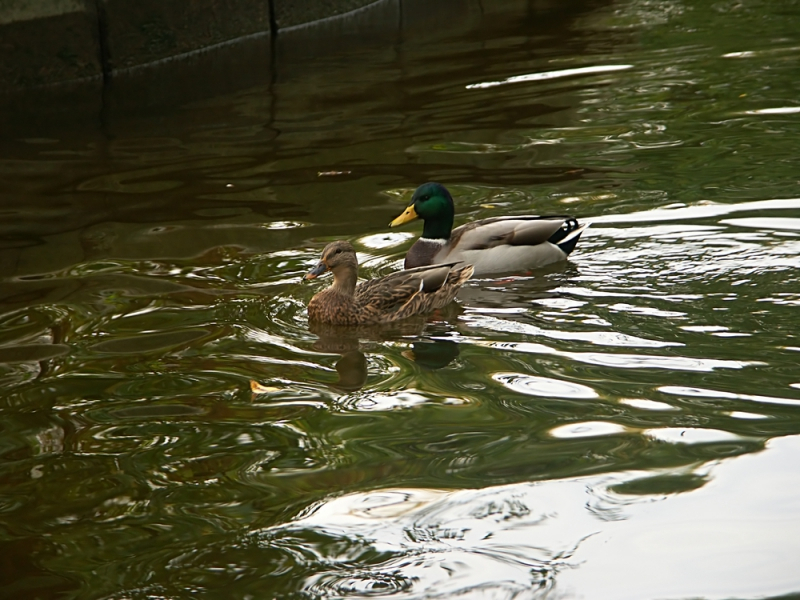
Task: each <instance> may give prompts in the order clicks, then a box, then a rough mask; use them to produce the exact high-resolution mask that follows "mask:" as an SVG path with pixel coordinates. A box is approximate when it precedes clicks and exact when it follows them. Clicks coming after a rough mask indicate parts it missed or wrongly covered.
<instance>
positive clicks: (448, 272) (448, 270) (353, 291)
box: [303, 240, 472, 325]
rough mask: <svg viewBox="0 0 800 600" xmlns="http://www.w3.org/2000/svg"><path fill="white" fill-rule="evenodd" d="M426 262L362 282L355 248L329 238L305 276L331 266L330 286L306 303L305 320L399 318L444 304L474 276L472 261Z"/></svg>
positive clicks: (337, 321)
mask: <svg viewBox="0 0 800 600" xmlns="http://www.w3.org/2000/svg"><path fill="white" fill-rule="evenodd" d="M452 267H453V265H452V264H442V265H434V266H425V267H420V268H417V269H410V270H408V271H399V272H397V273H392V274H390V275H387V276H386V277H381V278H380V279H371V280H370V281H365V282H364V283H361V284H360V285H356V281H357V280H358V260H357V259H356V251H355V250H353V247H352V246H351V245H350V243H349V242H345V241H341V240H340V241H337V242H331V243H330V244H328V245H327V246H325V249H324V250H323V251H322V260H320V261H319V264H318V265H317V266H316V267H314V268H313V269H312V270H311V271H309V272H308V273H306V275H305V276H304V277H303V280H307V279H314V278H315V277H318V276H319V275H322V274H323V273H324V272H325V271H333V285H331V287H329V288H328V289H327V290H323V291H321V292H319V293H318V294H316V295H315V296H314V297H313V298H312V299H311V302H309V303H308V319H309V320H310V321H318V322H322V323H330V324H333V325H369V324H377V323H389V322H392V321H399V320H400V319H405V318H406V317H411V316H414V315H419V314H422V313H425V312H428V311H431V310H434V309H437V308H442V307H443V306H445V305H446V304H448V303H449V302H451V301H452V300H453V298H455V297H456V293H458V290H459V288H460V287H461V285H462V284H463V283H464V282H465V281H466V280H467V279H469V278H470V276H471V275H472V266H470V265H467V266H462V267H461V268H458V269H453V268H452Z"/></svg>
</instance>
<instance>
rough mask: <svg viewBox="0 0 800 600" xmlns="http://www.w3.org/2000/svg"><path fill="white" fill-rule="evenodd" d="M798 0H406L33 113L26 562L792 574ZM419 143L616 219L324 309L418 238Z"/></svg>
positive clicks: (7, 207)
mask: <svg viewBox="0 0 800 600" xmlns="http://www.w3.org/2000/svg"><path fill="white" fill-rule="evenodd" d="M784 4H785V3H778V4H772V5H769V6H767V5H759V6H758V7H753V6H743V5H736V10H733V8H732V7H731V10H728V8H726V7H725V6H722V5H709V6H688V5H684V4H681V3H675V2H671V3H660V4H659V3H657V4H653V3H649V2H638V1H636V0H632V1H629V2H622V3H619V4H615V5H611V6H605V5H594V4H586V5H585V6H583V8H582V9H581V11H580V12H564V11H561V10H560V9H556V8H552V9H547V8H541V9H533V8H530V7H527V6H519V7H517V6H515V5H512V4H504V5H502V6H488V5H486V3H484V5H483V6H480V7H478V6H473V5H470V4H468V3H466V4H465V5H463V6H461V5H459V6H448V7H446V8H447V10H445V9H444V8H443V9H442V11H443V13H442V14H441V15H437V14H434V13H433V12H432V11H433V9H432V8H430V6H428V7H427V8H425V9H424V10H422V9H420V10H418V11H416V10H415V9H414V6H415V5H414V4H413V3H404V4H403V8H404V11H403V17H402V20H401V21H402V22H401V24H400V25H397V23H398V21H397V20H395V21H392V20H391V19H385V18H383V17H385V16H386V15H385V14H384V13H383V12H380V11H388V12H389V13H391V11H392V7H395V8H397V7H398V5H397V3H393V2H384V3H382V4H381V5H380V6H377V7H375V8H374V10H376V11H379V12H378V13H376V15H377V16H378V17H380V18H379V19H378V21H376V23H373V24H372V25H370V27H372V26H374V27H375V28H377V29H375V28H373V29H369V28H368V29H367V30H364V29H358V28H359V27H362V26H363V25H364V23H363V22H362V21H363V20H364V19H368V18H369V15H368V13H360V16H359V17H358V19H355V20H354V22H353V23H351V25H352V27H353V28H355V34H353V35H345V37H344V38H341V39H342V40H343V41H342V43H341V45H340V46H336V48H337V49H336V50H335V51H332V50H331V47H333V46H331V47H323V48H322V49H320V47H318V46H315V43H317V42H319V39H318V38H316V37H315V35H316V34H314V35H312V34H311V33H310V32H306V33H303V32H302V31H299V32H295V33H294V34H293V35H295V36H296V37H294V38H291V37H289V36H287V37H286V38H284V39H283V40H280V41H279V43H278V44H276V46H275V47H274V48H273V51H274V52H275V54H276V56H275V60H274V64H273V65H272V66H273V68H274V69H275V70H276V72H274V73H271V74H270V81H268V82H264V81H262V80H261V79H259V78H258V77H254V79H256V82H255V83H253V84H250V85H242V86H240V87H235V86H234V88H233V89H231V90H230V91H229V92H225V93H223V92H221V91H218V90H212V91H211V92H206V95H205V96H203V97H200V96H198V97H197V98H194V97H192V98H186V99H185V101H184V100H182V101H181V102H180V103H179V106H177V107H176V106H174V105H171V104H169V103H167V104H166V105H165V106H156V107H150V108H137V109H136V110H130V108H128V109H125V106H128V107H129V105H126V104H125V101H124V100H125V95H126V92H131V90H132V89H134V88H136V86H133V85H130V83H129V84H127V85H129V87H128V88H126V87H125V85H126V83H125V81H124V80H121V81H120V80H118V81H116V82H114V85H112V87H111V88H110V89H109V90H108V94H107V95H108V105H107V106H106V108H105V111H104V112H103V114H102V119H97V122H98V123H100V126H99V129H92V128H90V127H82V126H78V127H73V126H71V125H69V123H60V124H56V125H47V124H46V123H44V122H42V123H39V122H38V121H37V120H35V119H33V120H31V122H30V124H26V123H17V124H15V127H17V128H19V129H20V130H21V131H22V130H25V131H24V133H20V134H19V135H16V136H11V135H9V136H7V137H3V138H2V140H0V141H1V142H2V155H1V156H0V170H1V171H2V173H3V177H4V183H5V189H4V192H3V193H4V197H3V211H4V214H5V216H6V219H5V220H3V221H2V223H0V231H1V232H2V246H1V247H0V270H1V271H0V272H1V273H2V278H3V285H2V292H1V293H0V303H1V304H0V389H2V397H0V411H2V415H3V419H2V430H0V453H2V456H3V465H2V467H1V468H0V473H1V474H2V477H1V478H0V524H2V529H0V552H1V553H2V556H3V557H4V559H3V563H2V565H0V569H1V571H0V572H1V573H2V578H0V581H1V582H2V583H0V586H2V587H0V590H2V592H1V593H0V595H4V596H8V597H14V598H45V597H57V596H58V597H74V598H120V599H121V598H183V597H187V596H189V595H201V596H203V597H211V598H215V597H220V598H248V597H250V598H255V597H258V598H260V597H365V596H370V597H388V596H390V595H391V596H394V597H409V598H421V597H453V596H456V595H457V596H459V597H476V598H477V597H498V598H510V597H545V596H546V597H551V598H573V597H586V598H650V597H652V598H688V597H708V598H729V597H764V596H769V595H778V594H783V593H789V592H793V591H794V592H797V591H800V576H798V574H797V570H796V569H795V568H794V562H796V561H795V560H794V559H795V557H796V556H797V555H798V545H797V544H798V543H797V539H796V538H797V536H796V535H795V534H794V531H795V529H794V527H796V526H797V525H800V523H798V520H800V506H798V503H797V501H796V497H795V496H796V494H794V490H795V489H796V486H797V485H798V484H799V483H800V482H798V481H796V480H797V475H796V473H795V471H796V469H795V468H794V465H795V463H796V461H794V457H795V456H796V455H797V452H798V450H800V448H798V442H797V439H798V435H800V413H798V408H799V407H800V376H798V371H797V364H798V357H800V354H798V352H800V342H798V341H797V339H796V337H797V330H798V326H799V325H800V320H798V317H797V305H798V303H799V302H800V292H798V289H800V288H799V287H798V267H799V266H800V238H799V237H798V218H797V210H798V208H800V200H798V199H797V195H798V194H797V183H798V182H797V173H796V169H795V168H794V163H795V157H796V154H797V149H796V143H795V141H794V140H796V139H797V136H798V134H800V122H799V121H798V115H797V114H796V112H795V111H794V110H791V109H792V108H793V104H794V102H795V100H796V98H797V94H798V89H797V88H798V80H797V78H796V67H795V65H796V59H797V58H798V56H797V55H798V52H800V50H798V48H800V46H798V43H797V40H795V39H794V38H795V37H796V35H797V34H796V32H795V31H794V30H795V29H796V28H795V27H794V24H793V21H792V19H791V18H788V17H787V15H794V16H797V14H796V12H797V11H796V8H795V7H793V6H792V5H790V4H786V5H784ZM442 6H443V7H444V5H442ZM451 9H452V10H451ZM359 19H361V20H362V21H360V20H359ZM795 20H796V19H795ZM387 23H388V25H387ZM342 27H344V31H345V32H346V31H347V27H345V26H344V25H342ZM380 27H388V28H390V29H391V28H392V27H401V28H402V33H403V35H401V36H399V37H397V35H396V32H394V33H393V34H392V35H395V37H387V36H386V35H384V34H383V33H382V32H383V31H384V30H383V29H380ZM363 31H371V32H373V33H375V34H376V35H378V34H380V35H378V37H381V39H380V40H376V41H373V40H372V38H371V37H370V36H366V35H362V34H363ZM376 32H377V33H376ZM340 33H342V32H341V31H338V32H337V36H338V35H339V34H340ZM304 35H307V36H308V37H303V36H304ZM336 39H337V40H338V39H340V38H339V37H337V38H336ZM386 39H393V40H397V43H396V44H395V45H394V46H391V47H390V46H387V44H386V43H385V41H386ZM319 43H320V44H321V42H319ZM312 59H313V60H312ZM224 66H225V68H226V69H229V70H231V71H234V72H236V73H245V72H247V69H248V65H246V64H243V63H238V62H231V63H226V64H225V65H224ZM256 66H257V67H258V69H260V68H261V66H258V65H256ZM623 66H624V67H625V68H622V67H623ZM252 68H253V69H254V70H258V69H256V67H252ZM217 69H218V70H219V69H220V67H219V65H217ZM222 70H224V69H222ZM167 79H168V78H165V80H164V81H161V82H160V84H159V85H161V86H164V87H165V89H171V88H170V84H169V82H168V81H166V80H167ZM232 79H236V78H235V77H232ZM262 79H263V77H262ZM481 82H483V83H484V84H488V83H494V84H497V83H498V82H502V83H503V84H504V85H491V86H489V85H483V86H476V85H475V84H476V83H481ZM134 83H135V82H134ZM505 84H507V85H505ZM219 85H220V86H223V85H224V82H221V81H220V82H219ZM115 86H116V87H115ZM158 89H160V88H156V87H154V88H152V90H151V91H152V92H153V94H155V92H156V91H157V90H158ZM191 89H194V88H191ZM201 89H205V88H201ZM131 93H132V92H131ZM176 93H177V92H176ZM198 94H199V92H198ZM90 121H91V119H90ZM78 122H81V121H80V119H78ZM26 127H28V128H29V129H30V131H28V130H27V129H25V128H26ZM15 131H16V129H15ZM426 180H441V181H443V182H445V183H447V184H448V186H449V187H450V188H451V189H452V191H453V192H454V193H455V195H456V196H457V202H458V216H457V218H458V220H459V222H464V221H467V220H470V219H474V218H481V217H488V216H493V215H497V214H505V213H525V212H540V213H563V212H573V213H575V214H577V215H578V216H580V217H581V218H582V219H585V220H589V221H591V222H592V227H591V228H590V229H588V230H587V231H586V232H585V233H584V236H583V238H582V240H581V242H580V244H579V246H578V249H577V250H576V252H575V253H574V254H573V256H572V259H571V260H570V261H569V262H567V263H564V264H560V265H553V266H551V267H549V268H546V269H542V270H540V271H536V272H534V273H518V274H512V275H509V276H507V277H497V278H485V279H481V280H475V281H472V282H470V283H469V285H468V286H467V287H466V288H465V289H464V290H463V291H462V293H461V294H460V296H459V302H458V303H456V304H454V305H452V306H450V307H448V308H447V309H445V310H443V311H440V312H438V313H436V314H435V315H431V316H429V317H427V318H421V319H417V320H412V321H411V322H409V323H403V324H398V325H394V326H392V327H389V328H382V327H377V328H358V329H342V328H338V329H337V328H318V327H312V328H309V324H308V322H307V319H306V313H305V306H306V304H307V302H308V300H309V299H310V298H311V296H312V295H313V293H314V292H315V291H316V289H317V287H316V286H313V285H303V284H301V283H300V277H301V276H302V274H303V273H305V272H306V271H307V270H308V269H309V268H310V267H311V266H313V265H314V264H315V263H316V261H317V260H318V256H319V251H320V249H321V248H322V247H323V246H324V244H325V243H326V242H327V241H329V240H331V239H334V238H348V239H350V240H351V241H353V243H354V245H355V246H356V248H357V250H358V252H359V254H358V256H359V261H360V262H361V264H362V275H364V276H365V277H366V276H375V275H379V274H382V273H386V272H389V271H392V270H394V269H397V268H399V267H400V264H401V263H400V260H401V258H402V256H403V253H404V251H405V249H406V248H407V247H408V246H409V245H410V243H411V240H412V239H413V237H414V236H415V235H416V234H418V232H419V228H418V227H417V228H411V227H409V228H408V229H404V230H401V231H387V228H386V224H387V223H388V222H389V220H390V219H391V218H392V217H393V216H396V214H397V213H398V212H399V211H400V209H401V208H402V207H403V206H404V205H405V204H406V202H407V200H408V197H409V195H410V193H411V191H412V190H413V188H414V187H415V186H416V185H417V184H418V183H420V182H422V181H426ZM676 573H679V574H680V576H675V574H676Z"/></svg>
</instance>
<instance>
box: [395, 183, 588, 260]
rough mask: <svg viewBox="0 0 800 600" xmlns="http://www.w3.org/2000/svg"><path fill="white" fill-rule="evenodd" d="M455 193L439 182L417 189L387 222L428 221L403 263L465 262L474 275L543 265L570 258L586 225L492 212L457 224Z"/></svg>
mask: <svg viewBox="0 0 800 600" xmlns="http://www.w3.org/2000/svg"><path fill="white" fill-rule="evenodd" d="M454 215H455V209H454V208H453V197H452V196H451V195H450V192H448V191H447V188H445V187H444V186H443V185H441V184H439V183H425V184H423V185H421V186H420V187H418V188H417V190H416V191H415V192H414V195H413V196H412V198H411V205H410V206H409V207H408V208H407V209H406V210H405V212H403V214H402V215H400V216H399V217H397V218H396V219H395V220H394V221H392V222H391V223H389V226H390V227H397V226H398V225H402V224H403V223H408V222H409V221H413V220H414V219H416V218H421V219H422V220H423V221H424V225H423V228H422V237H421V238H419V239H418V240H417V241H416V242H414V245H413V246H411V249H410V250H409V251H408V254H406V261H405V268H406V269H411V268H414V267H418V266H420V265H433V264H439V263H453V262H455V263H458V262H466V263H469V264H471V265H472V266H473V267H475V275H484V274H486V273H498V272H504V271H506V272H507V271H520V270H525V269H534V268H537V267H543V266H545V265H549V264H550V263H554V262H557V261H560V260H564V259H566V258H567V255H568V254H569V253H570V252H572V250H573V249H574V248H575V244H577V243H578V239H579V238H580V237H581V233H583V230H584V229H586V227H588V225H581V224H579V223H578V221H577V220H576V219H575V218H574V217H565V216H542V217H539V216H534V215H520V216H517V217H492V218H489V219H482V220H480V221H474V222H472V223H467V224H466V225H461V226H460V227H456V228H455V229H453V219H454Z"/></svg>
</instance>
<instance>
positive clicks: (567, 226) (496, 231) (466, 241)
mask: <svg viewBox="0 0 800 600" xmlns="http://www.w3.org/2000/svg"><path fill="white" fill-rule="evenodd" d="M579 227H580V225H578V222H577V220H575V218H573V217H565V216H541V217H540V216H533V215H521V216H517V217H493V218H489V219H482V220H480V221H474V222H472V223H467V224H466V225H462V226H461V227H457V228H456V229H454V230H453V233H452V235H451V236H450V246H451V247H453V248H457V249H458V250H459V251H464V250H484V249H487V248H494V247H496V246H504V245H507V246H537V245H539V244H544V243H545V242H551V243H553V244H557V243H558V242H559V241H560V240H561V239H562V238H563V237H564V236H565V235H567V234H568V233H570V232H572V231H573V230H575V229H578V228H579Z"/></svg>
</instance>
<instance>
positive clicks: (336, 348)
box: [308, 318, 459, 392]
mask: <svg viewBox="0 0 800 600" xmlns="http://www.w3.org/2000/svg"><path fill="white" fill-rule="evenodd" d="M427 325H428V322H427V320H425V319H423V318H412V319H406V320H404V321H402V322H400V323H393V324H391V325H373V326H359V327H343V326H340V325H339V326H337V325H328V324H323V323H315V322H313V321H312V322H311V323H309V327H308V329H309V331H310V332H311V333H313V334H315V335H317V336H318V338H319V339H317V341H316V342H314V346H313V347H314V350H317V351H320V352H326V353H331V354H340V355H341V358H340V359H339V360H338V361H336V365H335V368H336V373H337V375H338V380H337V381H336V382H335V383H332V384H331V386H332V387H334V388H337V389H340V390H342V391H345V392H353V391H356V390H359V389H361V388H362V387H363V386H364V384H366V382H367V376H368V363H367V358H366V356H365V355H364V353H363V352H362V350H361V348H362V342H378V343H381V342H385V341H389V340H407V339H408V338H409V337H418V336H420V335H421V334H422V332H423V330H424V329H425V327H426V326H427ZM401 354H402V356H403V357H405V358H406V359H409V360H412V361H414V362H415V363H417V364H418V365H420V366H421V367H423V368H426V369H431V370H434V369H441V368H443V367H446V366H447V365H448V364H450V363H451V362H452V361H453V360H454V359H455V358H456V357H457V356H458V354H459V350H458V344H457V343H456V342H454V341H452V340H441V339H417V340H416V341H414V342H413V343H412V344H411V347H410V348H409V349H407V350H404V351H403V352H402V353H401Z"/></svg>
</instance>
